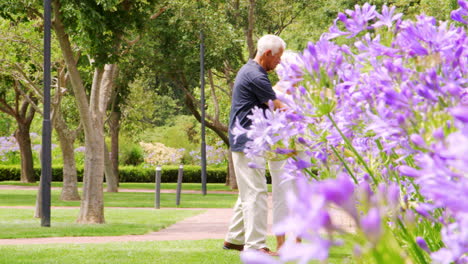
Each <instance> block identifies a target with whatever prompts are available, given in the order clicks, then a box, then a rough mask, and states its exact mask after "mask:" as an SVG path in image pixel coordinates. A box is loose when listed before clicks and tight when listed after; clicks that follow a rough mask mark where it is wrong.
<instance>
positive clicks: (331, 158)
mask: <svg viewBox="0 0 468 264" xmlns="http://www.w3.org/2000/svg"><path fill="white" fill-rule="evenodd" d="M459 4H460V9H457V10H455V11H454V12H453V13H452V18H453V19H454V20H456V21H459V22H462V23H465V22H466V18H465V17H466V16H467V15H468V8H467V7H468V4H467V3H466V2H465V1H463V0H460V1H459ZM464 21H465V22H464ZM465 24H467V23H465ZM340 28H342V29H343V30H340ZM369 29H372V31H369ZM340 36H346V37H348V38H352V39H353V40H354V47H349V46H346V45H342V46H339V45H337V44H335V43H334V42H333V41H332V40H333V38H336V37H340ZM467 47H468V38H467V36H466V31H465V29H464V28H462V27H457V26H455V25H453V24H450V23H448V22H438V21H436V20H435V19H434V18H432V17H428V16H425V15H421V16H418V17H417V18H416V20H415V21H411V20H401V14H394V8H393V7H392V8H388V7H387V6H384V7H383V8H382V13H379V12H377V11H376V8H375V6H371V5H369V4H365V5H363V6H362V7H360V6H356V7H355V10H347V11H346V12H345V13H340V14H339V16H338V18H337V19H336V21H335V23H334V25H333V26H332V27H331V28H330V31H329V32H328V33H325V34H324V35H323V36H322V38H321V40H319V41H318V42H317V43H309V45H308V47H307V48H306V49H305V50H304V51H303V53H302V54H301V55H300V56H299V58H298V59H297V60H296V61H295V62H292V63H289V64H288V65H282V66H283V67H282V68H283V70H282V71H281V72H280V74H281V75H282V76H281V77H282V78H281V79H282V80H284V81H285V83H288V84H289V85H290V86H289V87H288V88H287V90H288V91H289V93H290V96H288V98H286V104H287V105H288V106H289V108H288V110H286V111H273V110H271V111H268V112H267V113H265V114H264V113H263V111H262V110H260V109H254V110H253V112H252V115H251V116H250V118H251V119H252V126H251V128H250V129H249V130H242V129H240V128H238V129H236V131H235V133H237V134H242V133H247V136H248V137H249V138H250V139H251V141H250V142H249V144H248V145H247V150H246V153H247V155H252V156H255V155H263V156H265V157H267V158H269V157H277V156H281V155H283V156H284V158H288V157H289V156H291V155H290V154H291V153H294V152H297V151H303V152H304V153H305V154H307V156H308V157H309V158H310V160H300V159H297V158H294V157H289V159H288V163H287V165H286V166H285V169H286V176H285V177H294V178H295V179H296V181H297V182H298V186H297V187H298V190H299V195H298V196H293V195H290V197H289V203H288V204H289V206H290V209H291V212H292V213H291V215H290V217H289V218H288V219H287V223H285V224H283V225H280V226H278V227H275V229H277V230H281V231H282V232H290V233H293V234H295V235H297V236H300V237H302V238H303V239H304V241H305V242H304V243H303V244H296V243H293V241H292V240H291V241H289V242H288V243H287V244H286V245H285V246H284V250H281V252H280V253H281V257H280V261H281V262H288V261H292V260H295V261H298V262H300V263H306V262H307V261H309V260H312V259H318V260H324V259H326V258H327V257H328V250H329V248H330V247H332V246H335V245H337V243H338V242H337V241H335V240H333V239H332V236H324V235H323V234H330V232H333V231H336V226H334V223H333V222H332V221H331V220H330V213H329V205H330V204H333V205H335V206H338V207H339V208H341V209H342V210H344V211H345V212H346V213H347V214H348V215H350V216H351V217H352V218H353V219H354V221H355V224H356V228H357V229H358V230H361V231H362V234H363V235H364V236H365V238H366V239H367V241H368V243H370V244H371V245H375V244H378V243H388V241H387V240H386V239H382V237H383V236H385V234H387V233H389V232H393V234H395V236H397V237H398V236H399V235H398V234H402V233H404V232H400V231H401V229H402V228H404V227H403V226H401V225H397V224H395V223H399V222H401V221H403V220H404V221H407V220H408V219H414V221H417V222H418V223H431V224H432V225H439V226H441V230H442V231H441V233H440V234H438V235H435V236H431V238H426V237H421V236H420V235H421V234H420V233H414V234H411V232H413V231H411V230H406V229H405V232H406V233H405V235H404V236H403V235H401V236H399V237H398V240H399V241H404V242H401V243H403V244H405V243H406V244H414V245H420V248H419V251H418V252H417V253H416V254H412V253H402V254H396V255H407V256H408V258H411V257H412V256H413V257H414V256H417V257H418V258H432V260H433V261H434V262H436V263H452V262H454V263H466V262H468V256H467V254H466V252H468V236H467V234H468V224H467V219H468V206H467V203H463V202H460V199H461V197H468V176H467V175H468V165H467V164H468V118H467V117H468V105H467V101H468V99H467V97H468V95H467V94H468V89H467V87H468V74H467V71H468V67H467V66H468V48H467ZM310 167H314V168H316V169H317V172H316V173H312V172H311V170H310ZM335 175H337V176H336V179H334V178H335ZM311 179H312V180H311ZM400 199H401V200H402V202H401V203H402V206H403V207H402V208H404V209H402V210H401V211H400V210H398V208H399V207H400ZM403 211H404V212H405V213H404V214H402V213H401V212H403ZM413 211H414V212H418V213H419V214H418V215H416V216H414V215H413V216H411V217H409V216H408V215H412V213H411V212H413ZM431 224H428V225H421V226H428V227H429V226H431ZM421 228H422V227H421ZM414 232H416V231H414ZM431 232H434V230H433V229H431V228H428V229H426V230H424V232H423V233H426V234H427V233H431ZM408 234H409V235H408ZM434 237H435V238H436V237H440V240H439V241H432V240H431V241H429V242H430V243H428V244H429V245H431V247H428V246H427V244H425V242H426V241H425V240H424V239H434ZM423 242H424V243H423ZM403 244H400V250H401V251H406V250H418V249H414V248H413V247H406V246H405V245H403ZM424 245H426V246H424ZM358 246H359V247H360V246H362V245H358ZM363 248H364V249H366V248H367V250H369V249H368V247H363ZM373 248H374V247H371V249H370V250H371V251H372V250H373ZM408 248H409V249H408ZM364 251H365V250H364ZM413 253H414V252H413ZM373 255H378V254H377V253H375V252H374V254H373ZM251 256H252V253H248V254H246V255H244V260H245V261H246V262H248V263H250V260H252V258H251ZM410 261H411V260H410ZM419 261H421V259H419ZM264 263H266V262H264Z"/></svg>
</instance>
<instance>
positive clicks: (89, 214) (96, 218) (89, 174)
mask: <svg viewBox="0 0 468 264" xmlns="http://www.w3.org/2000/svg"><path fill="white" fill-rule="evenodd" d="M97 123H99V121H97ZM102 128H103V126H102V125H96V127H95V130H94V133H86V135H85V146H86V150H85V168H84V175H83V194H82V196H83V197H82V200H81V206H80V214H79V216H78V220H77V222H78V223H86V224H101V223H104V222H105V220H104V195H103V191H102V183H103V178H104V134H103V129H102ZM85 131H86V130H85Z"/></svg>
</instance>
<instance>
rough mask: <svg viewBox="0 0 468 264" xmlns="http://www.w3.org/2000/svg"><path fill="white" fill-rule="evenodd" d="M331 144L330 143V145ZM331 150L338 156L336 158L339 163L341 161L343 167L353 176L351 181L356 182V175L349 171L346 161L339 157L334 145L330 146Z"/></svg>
mask: <svg viewBox="0 0 468 264" xmlns="http://www.w3.org/2000/svg"><path fill="white" fill-rule="evenodd" d="M330 146H331V145H330ZM331 148H332V150H333V153H335V155H336V156H337V157H338V159H340V161H341V163H343V165H344V167H345V168H346V170H347V171H348V173H349V175H350V176H351V178H353V181H354V183H355V184H358V181H357V179H356V177H355V176H354V173H353V172H352V171H351V169H350V168H349V167H348V164H347V163H346V161H345V160H344V159H343V157H341V155H340V154H339V153H338V151H337V150H336V148H335V147H334V146H331Z"/></svg>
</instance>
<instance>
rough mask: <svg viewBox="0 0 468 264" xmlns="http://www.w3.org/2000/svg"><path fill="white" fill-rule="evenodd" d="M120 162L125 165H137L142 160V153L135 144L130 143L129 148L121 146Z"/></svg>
mask: <svg viewBox="0 0 468 264" xmlns="http://www.w3.org/2000/svg"><path fill="white" fill-rule="evenodd" d="M120 155H121V157H120V159H121V160H122V163H123V164H125V165H139V164H141V163H143V161H144V153H143V150H142V149H141V147H140V146H139V145H137V144H131V145H130V146H129V148H125V147H124V148H121V154H120Z"/></svg>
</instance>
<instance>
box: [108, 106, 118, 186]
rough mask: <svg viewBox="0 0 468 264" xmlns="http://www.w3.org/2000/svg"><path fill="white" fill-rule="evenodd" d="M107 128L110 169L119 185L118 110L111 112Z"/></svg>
mask: <svg viewBox="0 0 468 264" xmlns="http://www.w3.org/2000/svg"><path fill="white" fill-rule="evenodd" d="M109 130H110V134H111V153H110V159H111V162H112V169H113V170H114V175H115V178H116V180H117V187H118V186H119V132H120V112H112V113H111V117H110V119H109Z"/></svg>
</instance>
